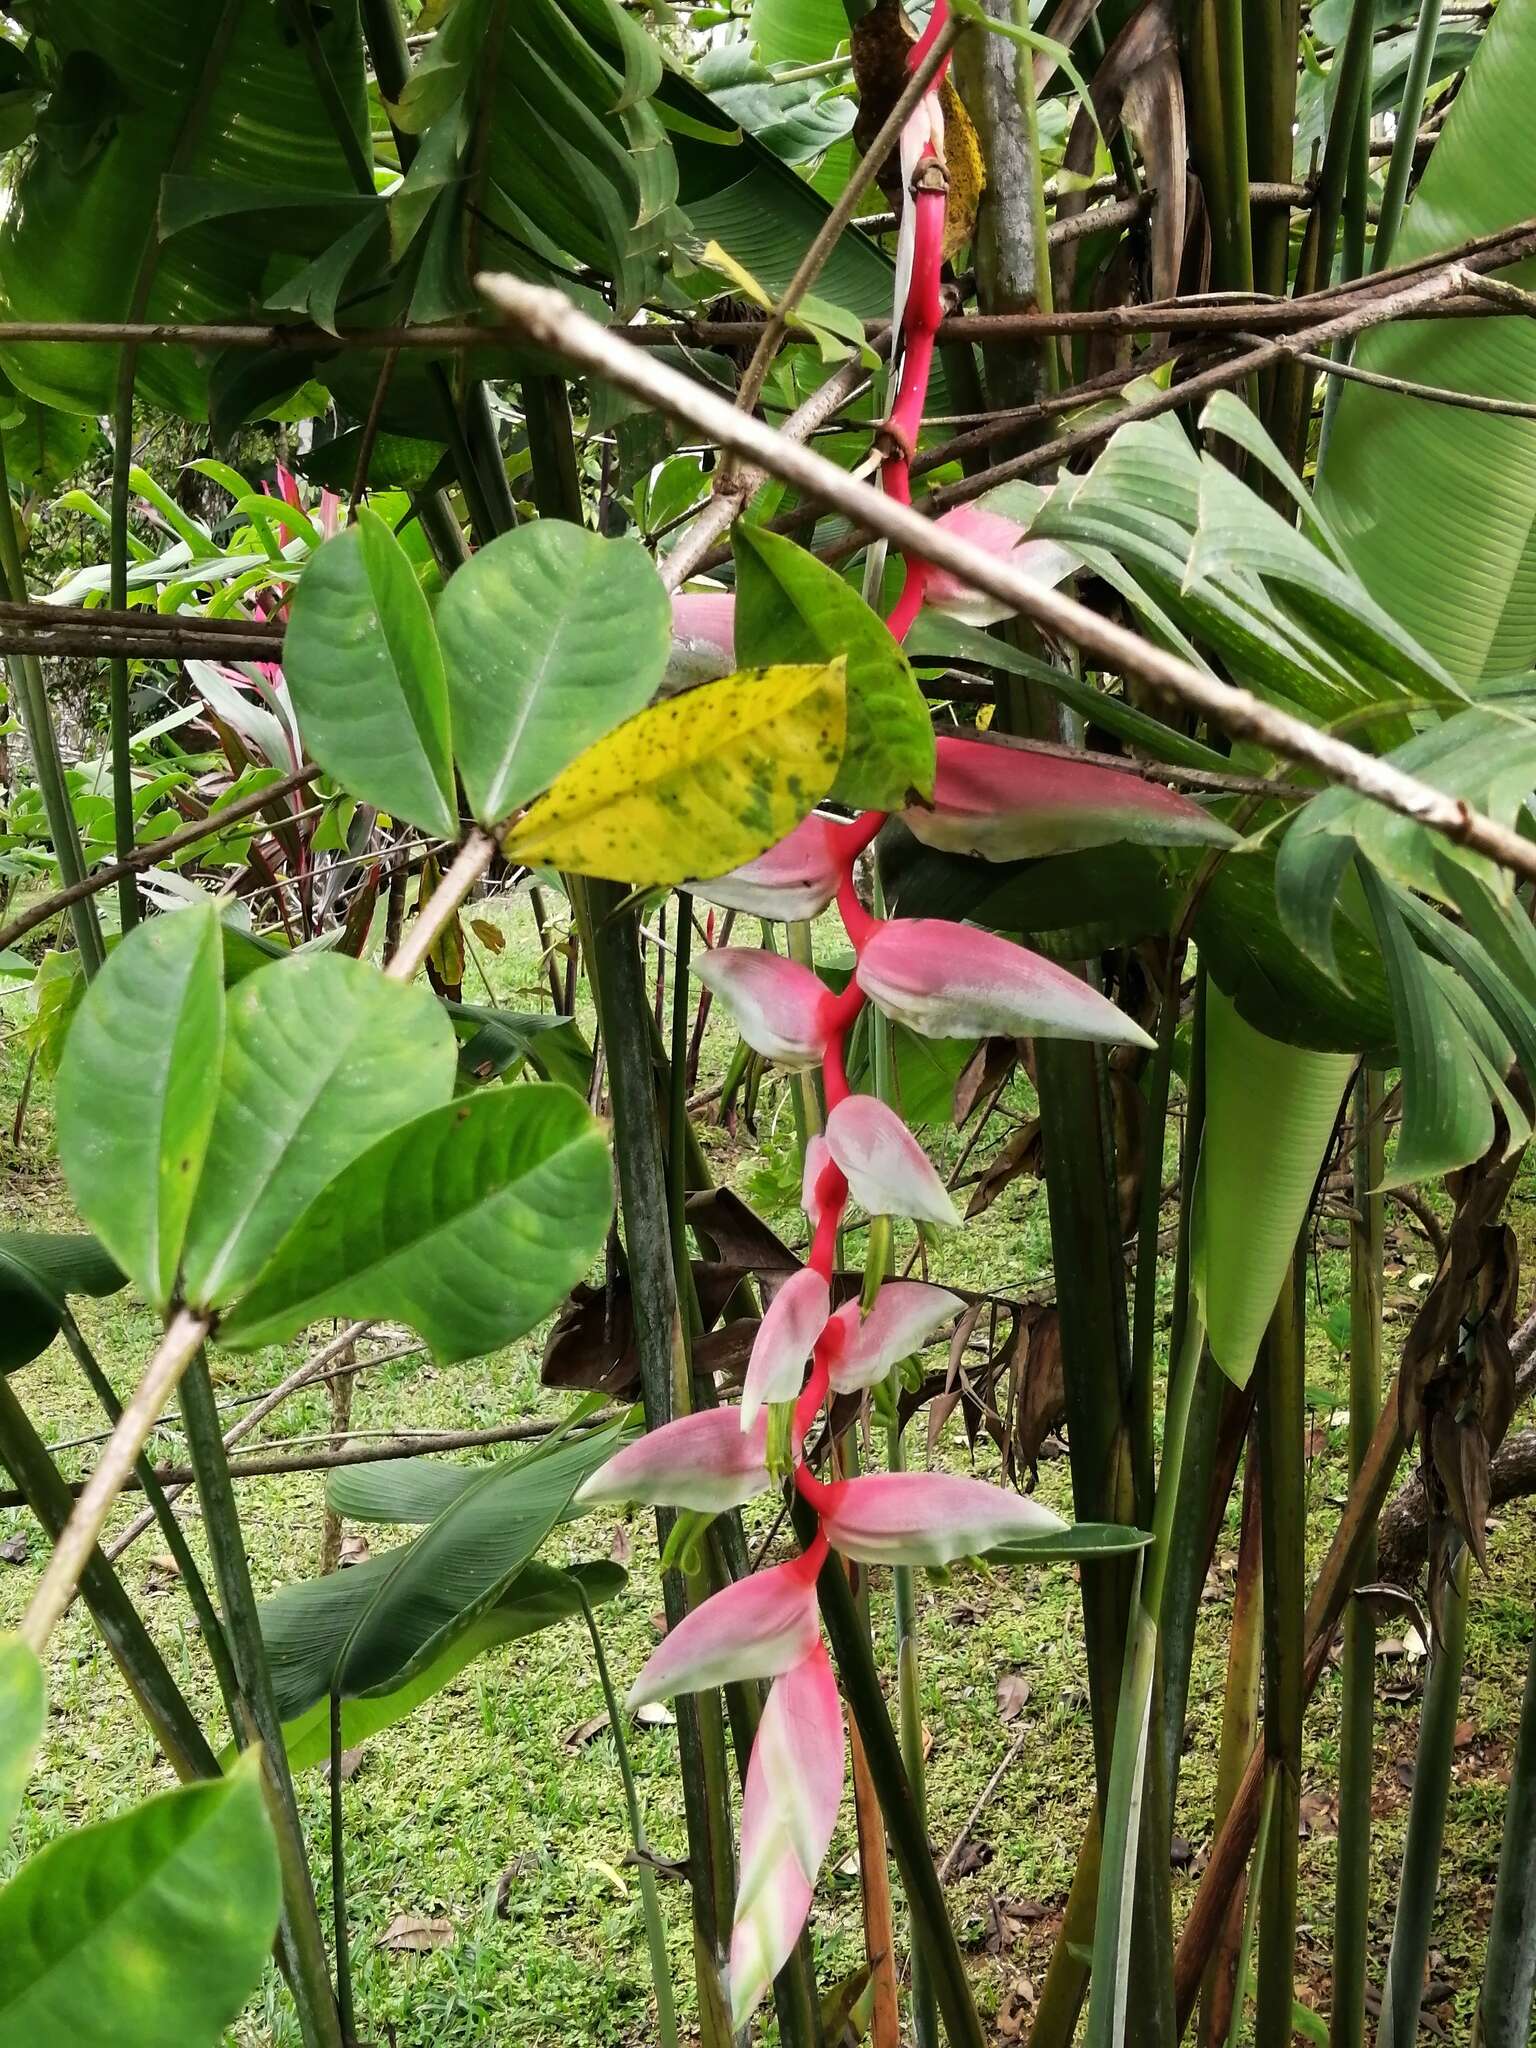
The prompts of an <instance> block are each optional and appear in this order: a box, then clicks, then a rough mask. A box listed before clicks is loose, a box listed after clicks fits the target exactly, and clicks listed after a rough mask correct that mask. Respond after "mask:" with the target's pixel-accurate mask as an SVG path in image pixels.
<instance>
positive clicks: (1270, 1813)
mask: <svg viewBox="0 0 1536 2048" xmlns="http://www.w3.org/2000/svg"><path fill="white" fill-rule="evenodd" d="M1274 1820H1275V1773H1274V1772H1273V1771H1271V1772H1269V1774H1268V1775H1267V1776H1266V1778H1265V1780H1264V1804H1263V1806H1262V1807H1261V1808H1260V1811H1259V1832H1258V1834H1257V1835H1256V1836H1255V1838H1254V1844H1253V1865H1252V1868H1251V1869H1250V1871H1249V1874H1248V1900H1247V1903H1246V1905H1245V1906H1244V1908H1243V1932H1242V1936H1241V1938H1240V1939H1239V1941H1238V1944H1237V1974H1236V1977H1235V1978H1234V1980H1233V1985H1232V2023H1231V2025H1230V2026H1229V2027H1228V2029H1227V2040H1226V2048H1239V2044H1240V2043H1241V2041H1242V2035H1243V2008H1244V2006H1246V2005H1247V2003H1248V1984H1249V1979H1250V1977H1251V1975H1252V1969H1253V1928H1254V1922H1255V1920H1256V1919H1257V1918H1258V1912H1259V1894H1260V1893H1261V1892H1262V1890H1263V1889H1264V1871H1265V1868H1266V1866H1267V1864H1268V1861H1269V1837H1270V1833H1271V1831H1272V1829H1273V1827H1274Z"/></svg>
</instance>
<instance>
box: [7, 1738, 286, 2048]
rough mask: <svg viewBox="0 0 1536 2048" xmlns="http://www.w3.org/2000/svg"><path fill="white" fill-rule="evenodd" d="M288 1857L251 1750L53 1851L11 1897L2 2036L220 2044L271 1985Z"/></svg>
mask: <svg viewBox="0 0 1536 2048" xmlns="http://www.w3.org/2000/svg"><path fill="white" fill-rule="evenodd" d="M277 1910H278V1874H277V1851H276V1849H275V1847H274V1846H273V1841H272V1830H271V1826H270V1824H269V1822H268V1820H267V1813H266V1807H265V1805H264V1803H263V1800H262V1793H261V1758H260V1755H259V1753H258V1752H257V1751H255V1750H250V1751H248V1752H247V1753H246V1754H245V1755H244V1756H243V1757H242V1758H241V1759H240V1761H239V1762H238V1763H237V1764H236V1766H235V1768H234V1769H233V1771H232V1772H231V1773H230V1775H229V1776H228V1777H227V1778H216V1779H213V1780H211V1781H209V1782H205V1783H200V1784H195V1785H184V1786H182V1787H181V1789H180V1790H179V1791H175V1792H165V1793H162V1794H161V1796H160V1797H159V1798H157V1799H150V1800H146V1802H145V1803H144V1804H143V1805H142V1806H136V1807H134V1808H133V1809H132V1811H131V1812H128V1813H125V1814H121V1815H119V1816H118V1817H117V1818H116V1819H114V1820H107V1821H100V1822H98V1823H97V1824H96V1825H95V1826H94V1827H86V1828H77V1829H75V1830H74V1831H73V1832H71V1833H69V1834H65V1835H63V1836H61V1837H60V1838H59V1839H58V1840H57V1841H54V1842H50V1843H49V1845H48V1847H47V1848H46V1849H44V1850H42V1851H41V1853H40V1854H38V1855H36V1856H34V1857H33V1858H32V1859H31V1861H30V1862H29V1863H26V1864H24V1865H23V1866H22V1869H21V1872H20V1874H19V1875H18V1876H17V1877H15V1878H13V1879H12V1881H11V1883H10V1884H9V1885H7V1886H6V1888H5V1890H4V1891H3V1892H0V2026H3V2027H4V2029H5V2034H6V2038H7V2040H11V2041H26V2042H29V2043H31V2044H32V2048H166V2043H167V2042H171V2041H174V2042H175V2043H177V2048H200V2044H203V2043H207V2044H208V2048H212V2044H213V2043H214V2042H216V2041H217V2040H218V2039H219V2037H220V2035H221V2033H222V2031H223V2029H224V2028H225V2027H226V2026H228V2024H229V2023H230V2021H231V2020H233V2019H234V2017H235V2015H236V2013H238V2012H239V2010H240V2008H241V2006H242V2005H243V2004H244V2003H245V2000H246V1997H247V1995H248V1994H249V1993H250V1991H251V1990H252V1989H253V1988H254V1986H255V1984H256V1982H257V1980H258V1978H259V1977H260V1976H261V1972H262V1968H263V1966H264V1964H265V1963H266V1961H267V1958H268V1955H269V1953H270V1951H271V1947H272V1936H273V1933H274V1931H275V1929H276V1927H277Z"/></svg>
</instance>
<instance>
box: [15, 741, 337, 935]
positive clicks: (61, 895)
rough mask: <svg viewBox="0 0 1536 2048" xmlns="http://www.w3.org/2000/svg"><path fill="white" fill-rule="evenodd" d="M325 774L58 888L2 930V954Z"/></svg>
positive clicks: (297, 774)
mask: <svg viewBox="0 0 1536 2048" xmlns="http://www.w3.org/2000/svg"><path fill="white" fill-rule="evenodd" d="M320 773H321V771H320V769H318V768H296V769H295V770H294V771H293V773H292V774H291V775H285V776H283V777H282V779H281V780H280V781H278V782H269V783H268V784H267V786H266V788H265V789H258V790H253V791H252V792H251V794H250V795H249V796H243V797H240V798H238V799H237V800H236V801H235V802H234V803H232V804H226V805H225V806H224V808H223V810H221V811H210V812H209V813H208V815H207V816H206V817H205V818H196V819H194V820H193V822H192V823H191V824H190V825H184V826H183V827H182V828H181V830H180V831H179V832H167V833H166V835H165V837H164V838H163V839H153V840H150V841H149V842H148V843H147V844H145V845H143V846H140V847H136V848H135V849H134V851H133V852H132V853H130V854H129V856H128V858H127V859H126V860H122V861H114V862H112V863H111V864H110V865H108V866H107V867H104V868H97V869H96V870H95V871H94V873H92V874H89V875H87V876H86V877H85V879H84V880H83V881H80V882H76V883H74V884H73V886H72V887H70V888H68V889H55V890H54V892H53V894H52V895H51V896H44V897H43V898H42V900H41V901H40V902H37V903H30V904H28V906H27V908H26V909H25V910H24V911H22V913H21V915H20V916H19V917H14V918H12V920H11V922H10V923H9V924H8V925H5V926H0V952H3V951H4V950H5V948H6V947H7V946H14V945H15V943H16V941H17V940H18V939H24V938H25V937H26V935H27V933H28V932H32V931H36V929H37V927H38V926H39V925H40V924H46V923H47V922H48V920H49V919H50V918H52V917H57V916H58V915H59V913H60V912H61V911H64V910H68V909H69V907H70V906H71V904H74V903H79V902H80V901H81V900H82V899H83V898H85V897H87V896H94V895H95V894H96V892H97V891H98V890H99V889H110V888H111V886H112V884H113V883H114V882H115V881H117V880H118V878H119V877H120V876H122V875H134V874H137V873H138V872H139V870H140V869H141V868H150V867H155V866H158V864H159V863H160V862H161V861H163V860H164V859H165V857H166V856H167V854H172V853H180V852H181V851H182V849H183V848H184V847H188V846H196V845H197V843H198V841H199V840H201V839H213V838H215V837H217V835H218V834H219V833H220V832H222V831H223V830H224V828H225V826H226V825H238V824H239V822H240V820H241V819H242V818H250V817H254V816H255V814H256V813H257V812H258V811H264V810H266V809H267V807H268V805H270V804H271V803H273V802H274V801H276V800H280V799H281V798H283V797H285V796H291V795H292V793H293V792H294V790H296V789H303V788H305V787H306V786H307V785H308V784H309V783H311V782H313V781H315V780H316V778H317V777H318V776H319V775H320Z"/></svg>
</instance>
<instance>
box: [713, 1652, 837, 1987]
mask: <svg viewBox="0 0 1536 2048" xmlns="http://www.w3.org/2000/svg"><path fill="white" fill-rule="evenodd" d="M842 1796H843V1710H842V1704H841V1702H840V1701H839V1699H838V1696H837V1681H836V1680H835V1679H834V1677H833V1676H832V1666H831V1663H830V1661H829V1660H828V1657H827V1652H826V1649H825V1647H824V1646H823V1645H822V1644H821V1643H820V1642H818V1643H817V1644H816V1646H815V1647H814V1649H812V1651H811V1652H810V1654H809V1656H807V1657H806V1658H804V1659H803V1661H802V1662H800V1663H799V1664H797V1665H795V1667H794V1669H793V1670H791V1671H786V1672H785V1673H784V1675H783V1677H782V1678H777V1679H775V1680H774V1683H773V1687H772V1689H771V1691H770V1692H769V1694H768V1701H767V1704H766V1706H765V1707H764V1708H763V1716H762V1720H761V1721H760V1722H759V1724H758V1730H757V1738H756V1740H755V1742H754V1743H753V1745H752V1757H751V1761H750V1762H749V1763H748V1765H747V1782H746V1789H745V1792H744V1794H743V1797H742V1803H741V1879H740V1884H739V1888H738V1890H737V1894H736V1925H735V1928H734V1930H733V1932H732V1936H731V2011H732V2022H733V2024H734V2025H735V2026H737V2027H741V2026H743V2025H744V2024H745V2022H746V2020H747V2018H748V2016H749V2015H750V2014H751V2012H752V2011H753V2009H754V2007H755V2006H756V2005H757V2003H758V2001H759V1999H761V1997H762V1996H763V1993H764V1992H765V1991H766V1990H767V1988H768V1986H769V1984H770V1983H771V1982H772V1981H773V1978H774V1977H775V1976H776V1975H777V1974H778V1972H779V1970H780V1969H781V1968H782V1967H783V1964H784V1961H785V1958H786V1957H787V1956H788V1955H789V1952H790V1950H791V1949H792V1948H793V1947H794V1945H795V1942H796V1940H797V1939H798V1938H799V1934H800V1929H801V1927H802V1926H803V1925H804V1924H805V1916H806V1913H807V1911H808V1910H809V1907H810V1902H811V1887H812V1885H813V1884H814V1883H815V1880H816V1873H817V1871H818V1870H819V1869H820V1868H821V1864H822V1859H823V1858H824V1857H825V1855H826V1853H827V1844H828V1843H829V1842H830V1841H831V1839H832V1830H833V1829H834V1828H835V1827H836V1825H837V1810H838V1807H839V1806H840V1804H841V1803H842Z"/></svg>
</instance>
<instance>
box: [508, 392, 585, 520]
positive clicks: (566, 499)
mask: <svg viewBox="0 0 1536 2048" xmlns="http://www.w3.org/2000/svg"><path fill="white" fill-rule="evenodd" d="M522 391H523V425H524V426H525V428H526V429H527V433H528V454H529V459H530V464H531V470H530V474H531V476H532V480H533V502H534V504H535V505H537V506H538V508H539V517H540V518H541V519H571V518H575V519H576V520H577V521H578V522H579V521H580V518H581V477H580V475H579V473H578V472H577V468H576V440H575V435H574V434H573V432H572V430H571V402H570V399H569V397H568V396H567V393H566V389H565V384H564V381H563V380H562V379H561V378H559V377H525V378H524V379H523V385H522Z"/></svg>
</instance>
